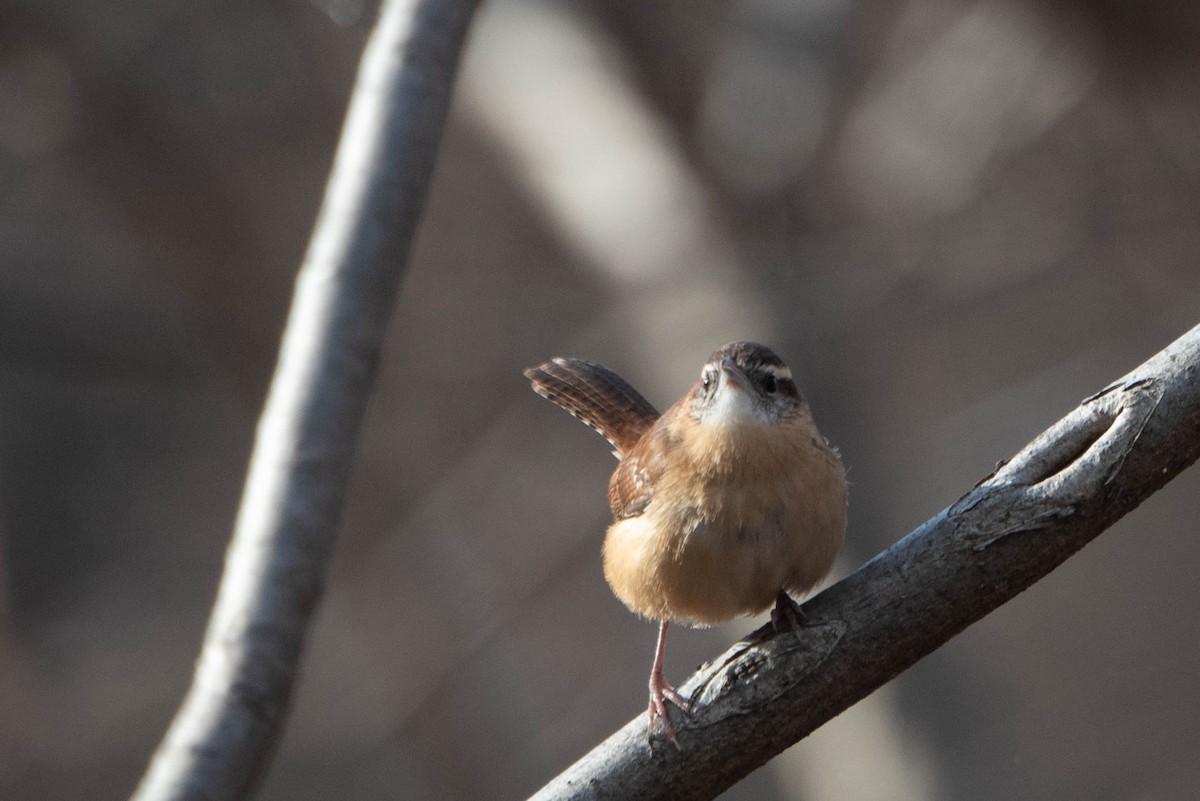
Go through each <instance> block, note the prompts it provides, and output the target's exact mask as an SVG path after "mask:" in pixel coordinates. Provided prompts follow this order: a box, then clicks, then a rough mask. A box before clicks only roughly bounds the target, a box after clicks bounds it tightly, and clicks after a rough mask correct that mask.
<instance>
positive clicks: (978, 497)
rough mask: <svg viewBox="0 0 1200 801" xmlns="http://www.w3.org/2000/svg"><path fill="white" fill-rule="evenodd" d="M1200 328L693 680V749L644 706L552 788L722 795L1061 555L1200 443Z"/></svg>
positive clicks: (684, 729)
mask: <svg viewBox="0 0 1200 801" xmlns="http://www.w3.org/2000/svg"><path fill="white" fill-rule="evenodd" d="M1198 370H1200V327H1197V328H1193V329H1192V330H1191V331H1189V332H1188V333H1187V334H1185V335H1184V336H1183V337H1181V338H1180V339H1178V340H1176V341H1175V342H1174V343H1173V344H1171V345H1170V346H1169V347H1167V348H1166V349H1165V350H1163V351H1162V352H1160V353H1158V354H1157V355H1156V356H1154V357H1153V358H1151V359H1150V360H1149V361H1147V362H1145V363H1144V364H1142V365H1141V366H1140V367H1138V368H1137V369H1136V370H1134V371H1133V372H1131V373H1129V374H1128V375H1127V376H1125V377H1124V378H1122V379H1120V380H1118V381H1116V382H1114V383H1113V384H1111V385H1109V386H1108V387H1106V388H1104V389H1103V390H1101V391H1100V392H1098V393H1096V394H1095V395H1093V396H1092V397H1090V398H1088V399H1086V400H1085V401H1083V403H1082V404H1081V405H1080V406H1079V407H1077V408H1076V409H1075V410H1074V411H1072V412H1071V413H1070V414H1068V415H1067V416H1066V417H1064V418H1063V419H1062V420H1060V421H1059V422H1058V423H1056V424H1055V425H1054V426H1052V427H1051V428H1050V429H1048V430H1047V431H1046V432H1044V433H1043V434H1041V435H1040V436H1039V437H1037V438H1036V439H1035V440H1033V442H1031V443H1030V444H1029V445H1027V446H1026V447H1025V448H1024V449H1023V450H1022V451H1021V452H1020V453H1018V454H1017V455H1016V456H1015V457H1014V458H1013V459H1012V460H1011V461H1009V462H1008V463H1007V464H1004V465H1002V466H1000V467H999V468H998V469H997V471H996V472H995V473H994V474H993V475H991V476H989V477H987V478H986V479H984V480H983V481H982V482H980V483H979V484H978V485H977V486H976V487H975V488H974V489H972V490H971V491H970V492H968V493H967V494H966V495H964V496H963V497H962V498H960V499H959V500H958V501H957V502H955V503H954V504H952V505H951V506H950V507H949V508H947V509H945V510H944V511H942V512H940V513H939V514H938V515H936V516H935V517H933V518H932V519H931V520H929V521H927V522H926V523H925V524H923V525H922V526H920V527H919V528H918V529H916V530H915V531H913V532H912V533H911V534H909V535H908V536H907V537H905V538H904V539H902V540H901V541H899V542H897V543H896V544H895V545H894V546H892V547H891V548H889V549H888V550H886V551H884V552H883V553H881V554H879V555H878V556H876V557H875V558H874V559H872V560H871V561H870V562H868V563H867V564H865V565H863V566H862V567H861V568H859V569H858V570H857V571H856V572H854V573H853V574H852V575H850V576H848V577H847V578H846V579H844V580H843V581H840V582H838V583H837V584H836V585H834V586H832V587H830V588H829V589H828V590H826V591H825V592H823V593H821V594H820V595H818V596H816V597H815V598H813V599H812V600H810V601H809V602H808V603H806V604H805V605H804V611H805V613H806V614H807V616H808V623H807V624H806V625H805V627H804V630H803V634H802V636H796V635H794V634H791V633H788V634H784V635H779V636H772V635H771V633H770V631H769V629H766V628H764V629H760V630H759V631H757V632H755V633H754V634H753V635H751V636H750V637H749V638H748V639H747V640H745V641H743V642H740V643H738V644H737V645H735V646H734V647H733V648H732V649H730V650H729V651H728V652H726V653H725V654H724V655H722V656H721V657H720V658H718V659H717V660H715V661H714V662H711V663H709V664H707V665H705V666H703V667H702V668H701V669H700V670H698V671H697V672H696V674H694V675H693V676H692V677H691V678H690V679H689V680H688V681H687V682H686V683H685V684H684V685H683V686H682V687H681V690H682V691H683V692H684V694H685V695H688V696H690V697H691V698H692V699H693V707H692V712H691V715H690V716H689V717H687V718H682V717H681V718H676V721H677V722H676V728H677V730H678V735H679V740H680V742H681V744H682V746H683V750H682V752H677V751H676V750H675V749H674V748H673V747H671V746H670V744H669V743H666V742H665V741H664V740H663V739H662V738H661V736H656V737H655V738H654V739H653V740H652V741H651V742H650V744H648V743H647V738H646V721H645V716H644V715H642V716H639V717H637V718H635V719H634V720H633V721H631V722H630V723H629V724H627V725H626V726H625V727H623V728H622V729H621V730H620V731H618V732H617V733H616V734H614V735H612V736H611V737H609V739H608V740H606V741H605V742H604V743H602V744H601V745H600V746H598V747H597V748H596V749H595V750H593V751H592V752H591V753H589V754H588V755H586V756H585V757H584V758H583V759H581V760H580V761H579V762H577V763H576V764H575V765H573V766H572V767H570V768H569V769H568V770H567V771H566V772H564V773H563V774H561V775H560V776H558V777H557V778H556V779H554V780H553V781H552V782H551V783H550V784H549V785H547V786H546V787H545V788H543V789H542V790H541V791H540V792H539V793H538V794H537V795H536V796H535V798H536V799H543V800H545V801H548V800H549V799H568V798H569V799H601V798H638V799H697V798H712V797H714V796H716V795H717V794H719V793H720V792H721V791H723V790H724V789H726V788H728V787H729V786H730V785H732V784H733V783H734V782H736V781H738V779H740V778H741V777H743V776H745V775H746V774H748V773H749V772H750V771H752V770H754V769H755V768H757V767H759V766H760V765H762V764H763V763H765V762H766V761H767V760H769V759H771V757H773V756H775V755H776V754H778V753H779V752H780V751H782V750H783V749H785V748H787V747H788V746H790V745H792V744H793V743H795V742H796V741H798V740H800V739H801V738H803V737H805V736H806V735H807V734H809V733H810V732H812V731H813V730H814V729H816V728H817V727H819V726H820V725H822V724H823V723H825V722H826V721H828V720H829V719H830V718H832V717H834V716H835V715H837V714H838V713H840V712H841V711H842V710H844V709H846V708H847V707H849V706H851V705H852V704H854V703H855V702H857V701H858V700H860V699H861V698H863V697H865V696H866V695H868V694H869V693H870V692H872V691H873V690H874V689H875V688H877V687H879V686H880V685H882V684H884V683H885V682H887V681H888V680H889V679H891V678H892V677H894V676H896V675H897V674H898V673H900V672H901V671H903V670H904V669H906V668H907V667H909V666H910V665H912V664H913V663H915V662H916V661H917V660H919V659H921V658H922V657H923V656H925V655H926V654H928V653H930V652H931V651H933V650H934V649H935V648H937V647H938V646H940V645H941V644H942V643H944V642H946V641H947V640H949V639H950V638H951V637H953V636H954V635H955V634H957V633H959V632H960V631H962V630H963V629H964V628H966V627H967V626H968V625H970V624H971V623H973V622H975V621H976V620H979V619H980V618H981V617H983V616H984V615H986V614H987V613H988V612H990V611H991V610H993V609H995V608H996V607H998V606H1000V605H1001V604H1003V603H1004V602H1005V601H1007V600H1009V599H1010V598H1012V597H1013V596H1015V595H1016V594H1017V593H1019V592H1021V591H1022V590H1023V589H1025V588H1026V587H1028V586H1029V585H1031V584H1033V582H1035V581H1037V580H1038V579H1040V578H1041V577H1042V576H1044V575H1046V574H1047V573H1049V572H1050V571H1051V570H1053V569H1054V568H1055V567H1056V566H1058V565H1059V564H1061V563H1062V562H1063V561H1064V560H1065V559H1067V557H1069V556H1071V555H1072V554H1073V553H1075V552H1076V551H1078V550H1079V549H1080V548H1081V547H1083V546H1084V545H1085V544H1087V542H1088V541H1090V540H1091V539H1092V538H1094V537H1095V536H1096V535H1098V534H1099V533H1100V532H1101V531H1103V530H1104V529H1106V528H1108V527H1109V526H1110V525H1112V524H1113V523H1114V522H1115V521H1116V520H1118V519H1119V518H1120V517H1122V516H1123V515H1125V514H1126V513H1128V512H1129V511H1131V510H1133V509H1134V508H1135V507H1136V506H1137V505H1138V504H1139V503H1141V502H1142V501H1143V500H1144V499H1145V498H1146V497H1148V496H1149V495H1150V494H1151V493H1153V492H1155V491H1156V490H1157V489H1159V488H1160V487H1162V486H1163V485H1164V484H1166V483H1167V482H1168V481H1170V480H1171V479H1172V478H1173V477H1174V476H1175V475H1177V474H1178V473H1179V472H1180V471H1182V470H1183V469H1184V468H1185V467H1187V466H1189V465H1190V464H1192V463H1193V462H1194V461H1195V460H1196V458H1197V456H1200V381H1198V380H1197V379H1198V378H1200V375H1198Z"/></svg>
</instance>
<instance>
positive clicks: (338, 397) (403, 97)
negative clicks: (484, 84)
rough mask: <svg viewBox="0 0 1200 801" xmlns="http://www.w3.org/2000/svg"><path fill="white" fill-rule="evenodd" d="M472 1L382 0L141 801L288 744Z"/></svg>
mask: <svg viewBox="0 0 1200 801" xmlns="http://www.w3.org/2000/svg"><path fill="white" fill-rule="evenodd" d="M475 6H476V0H420V1H419V2H405V0H390V1H389V2H386V3H384V5H383V8H382V9H381V12H380V19H379V22H378V24H377V25H376V27H375V30H374V32H373V34H372V36H371V39H370V41H369V42H368V44H367V47H366V50H365V51H364V54H363V59H362V63H361V65H360V68H359V73H358V79H357V82H356V86H355V90H354V95H353V98H352V100H351V104H350V109H349V112H348V114H347V118H346V124H345V127H344V129H343V132H342V140H341V144H340V146H339V149H338V154H337V158H336V161H335V163H334V166H333V171H332V173H331V175H330V179H329V183H328V185H327V187H326V192H325V199H324V203H323V205H322V208H321V213H320V217H319V219H318V220H317V224H316V228H315V230H314V232H313V237H312V241H311V242H310V244H309V249H308V253H307V255H306V257H305V261H304V264H303V265H302V267H301V270H300V274H299V277H298V279H297V284H296V293H295V297H294V299H293V304H292V310H291V314H290V317H289V319H288V325H287V330H286V331H285V333H284V339H283V345H282V350H281V353H280V357H279V363H278V365H277V368H276V372H275V376H274V379H273V381H272V384H271V389H270V394H269V397H268V399H267V403H266V407H265V409H264V412H263V416H262V419H261V420H260V422H259V427H258V434H257V438H256V441H255V447H254V453H253V456H252V457H251V462H250V469H249V475H248V477H247V481H246V486H245V490H244V493H243V496H242V505H241V508H240V510H239V513H238V520H237V526H236V530H235V532H234V536H233V540H232V542H231V544H230V547H229V551H228V553H227V555H226V564H225V572H224V575H223V577H222V580H221V586H220V590H219V593H218V597H217V602H216V606H215V607H214V609H213V614H212V617H211V619H210V621H209V627H208V631H207V633H206V635H205V642H204V647H203V650H202V652H201V654H200V659H199V662H198V664H197V667H196V674H195V678H194V680H193V683H192V687H191V689H190V691H189V693H188V695H187V698H186V699H185V700H184V703H183V705H182V707H181V708H180V710H179V712H178V714H177V715H176V717H175V720H174V721H173V722H172V725H171V728H170V730H169V731H168V732H167V735H166V737H165V738H164V740H163V742H162V743H161V745H160V746H159V748H158V751H157V753H156V754H155V756H154V759H153V761H152V762H151V765H150V768H149V770H148V772H147V773H146V776H145V777H144V778H143V780H142V783H141V785H140V786H139V787H138V789H137V791H136V793H135V795H134V798H135V799H138V801H163V800H164V799H238V798H244V797H246V796H247V795H248V794H249V793H250V792H251V791H252V790H253V788H254V785H255V782H256V779H257V778H258V776H259V775H260V774H261V773H262V770H263V769H264V767H265V765H266V762H267V759H268V758H269V756H270V754H271V751H272V749H273V746H274V743H275V741H276V740H277V739H278V737H279V734H280V731H281V728H282V722H283V720H284V718H285V715H286V711H287V702H288V698H289V696H290V693H291V688H292V684H293V681H294V678H295V675H296V668H297V663H298V661H299V658H300V654H301V651H302V647H303V643H304V635H305V631H306V629H307V627H308V623H309V620H310V618H311V616H312V612H313V610H314V608H315V606H316V603H317V600H318V598H319V596H320V592H321V586H322V578H323V576H324V573H325V566H326V563H327V562H328V559H329V554H330V552H331V551H332V547H333V542H334V537H335V534H336V529H337V522H338V517H339V514H340V511H341V507H342V498H343V495H344V491H345V486H346V480H347V475H348V474H349V471H350V466H351V463H352V460H353V456H354V450H355V444H356V442H357V439H358V430H359V424H360V421H361V419H362V416H363V410H364V408H365V407H366V403H367V397H368V395H369V393H370V388H371V385H372V382H373V379H374V374H375V367H376V363H377V362H378V357H379V350H380V346H381V342H382V340H383V334H384V330H385V328H386V326H387V321H388V316H389V313H390V311H391V308H392V305H393V302H394V296H395V290H396V286H397V283H398V281H399V278H400V274H401V272H402V268H403V266H404V261H405V259H406V257H407V255H408V251H409V246H410V244H411V242H412V238H413V233H414V231H415V230H416V226H417V221H418V219H419V217H420V212H421V208H422V206H423V204H424V200H425V195H426V189H427V187H428V185H429V180H430V176H431V174H432V172H433V164H434V157H435V155H436V152H437V146H438V142H439V140H440V138H441V133H442V126H443V123H444V120H445V116H446V110H447V107H448V106H449V102H450V94H451V87H452V85H453V77H454V72H455V68H456V66H457V62H458V54H459V50H460V48H461V45H462V41H463V38H464V36H465V33H466V29H467V26H468V23H469V21H470V18H471V15H472V13H473V12H474V9H475Z"/></svg>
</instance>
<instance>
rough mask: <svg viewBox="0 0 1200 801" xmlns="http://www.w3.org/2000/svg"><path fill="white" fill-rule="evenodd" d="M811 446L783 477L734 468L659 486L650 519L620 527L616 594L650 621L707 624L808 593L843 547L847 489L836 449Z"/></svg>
mask: <svg viewBox="0 0 1200 801" xmlns="http://www.w3.org/2000/svg"><path fill="white" fill-rule="evenodd" d="M805 446H806V448H807V450H806V452H804V453H802V454H800V456H801V457H802V458H800V459H795V458H791V459H785V460H784V461H786V463H787V464H789V465H790V466H791V468H792V469H791V470H790V471H788V472H786V473H781V472H780V471H779V470H778V469H767V470H760V471H758V472H757V473H756V472H754V471H751V470H748V469H731V470H727V471H725V472H722V473H719V474H713V475H709V476H707V477H706V480H705V481H704V482H702V483H699V484H693V486H691V487H689V488H686V491H671V489H670V488H666V489H667V491H665V492H664V491H662V488H660V492H659V493H658V494H657V495H656V500H653V501H651V503H650V504H649V506H647V508H646V510H645V511H644V512H643V514H641V515H639V516H638V517H632V518H628V519H625V520H619V521H617V522H615V523H613V525H612V526H611V527H610V528H609V529H608V534H607V536H606V538H605V543H604V575H605V578H606V579H607V580H608V583H609V585H610V586H611V587H612V590H613V592H614V593H615V594H616V596H617V597H618V598H619V599H620V600H621V601H622V602H623V603H624V604H625V605H626V606H627V607H629V609H631V610H632V611H633V612H636V613H637V614H639V615H642V616H644V617H648V618H653V619H658V620H677V621H681V622H686V623H690V624H692V625H698V626H707V625H713V624H716V623H721V622H724V621H727V620H731V619H733V618H736V617H739V616H743V615H753V614H757V613H759V612H762V611H763V610H765V609H766V608H768V607H769V606H770V605H771V604H772V603H773V602H774V600H775V597H776V595H777V594H778V593H779V591H780V590H787V591H790V592H792V593H793V594H797V595H800V594H803V593H805V592H807V591H809V590H811V589H812V588H813V587H814V586H815V585H816V584H817V583H818V582H820V580H821V579H822V578H824V576H825V574H826V573H828V571H829V568H830V567H831V566H832V564H833V560H834V557H835V556H836V555H837V552H838V549H839V548H840V547H841V543H842V538H843V535H844V532H845V529H846V500H847V486H846V478H845V470H844V468H843V467H842V464H841V461H840V460H839V459H838V458H837V456H836V455H835V454H834V453H833V452H832V451H830V450H829V449H827V448H824V447H820V446H817V445H816V444H815V443H811V441H809V442H806V443H805ZM774 467H776V468H777V465H775V466H774ZM735 468H736V465H735ZM683 474H684V473H683V471H682V470H681V476H682V475H683ZM690 475H694V473H692V474H690ZM672 479H673V476H672V475H671V471H668V474H667V475H666V476H665V477H664V480H665V481H667V482H670V481H671V480H672ZM677 489H680V490H683V489H684V488H682V487H680V488H677ZM662 497H671V498H676V499H678V500H677V501H676V502H674V503H663V502H660V501H658V500H657V498H662Z"/></svg>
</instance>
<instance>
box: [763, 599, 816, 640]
mask: <svg viewBox="0 0 1200 801" xmlns="http://www.w3.org/2000/svg"><path fill="white" fill-rule="evenodd" d="M807 622H808V615H806V614H804V610H803V609H801V608H800V604H798V603H796V602H795V601H793V600H792V596H790V595H788V594H787V591H786V590H780V591H779V595H776V596H775V608H774V609H772V610H771V625H772V626H773V627H774V628H775V633H776V634H783V631H784V626H787V627H788V628H790V629H791V630H792V631H794V632H795V633H797V634H799V633H800V629H801V628H803V627H804V624H805V623H807Z"/></svg>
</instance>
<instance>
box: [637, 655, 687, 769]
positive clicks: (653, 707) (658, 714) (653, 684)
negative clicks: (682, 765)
mask: <svg viewBox="0 0 1200 801" xmlns="http://www.w3.org/2000/svg"><path fill="white" fill-rule="evenodd" d="M667 701H670V702H671V703H673V704H674V705H675V706H677V707H679V711H680V712H683V713H684V714H685V715H686V714H687V713H688V700H687V699H686V698H684V697H683V696H682V695H680V694H679V692H678V691H677V690H676V689H675V688H674V687H672V686H671V685H670V684H668V683H667V680H666V679H665V678H663V675H662V674H661V673H656V674H651V676H650V721H649V723H648V725H647V727H646V734H647V736H649V734H650V731H651V730H652V729H653V728H654V721H655V720H656V719H657V718H662V722H663V731H664V732H666V735H667V739H668V740H670V741H671V743H672V744H673V745H674V746H675V747H676V748H677V749H679V750H680V751H682V750H683V749H682V748H680V746H679V740H677V739H676V738H675V726H674V724H672V723H671V715H670V712H669V711H668V710H667Z"/></svg>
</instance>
